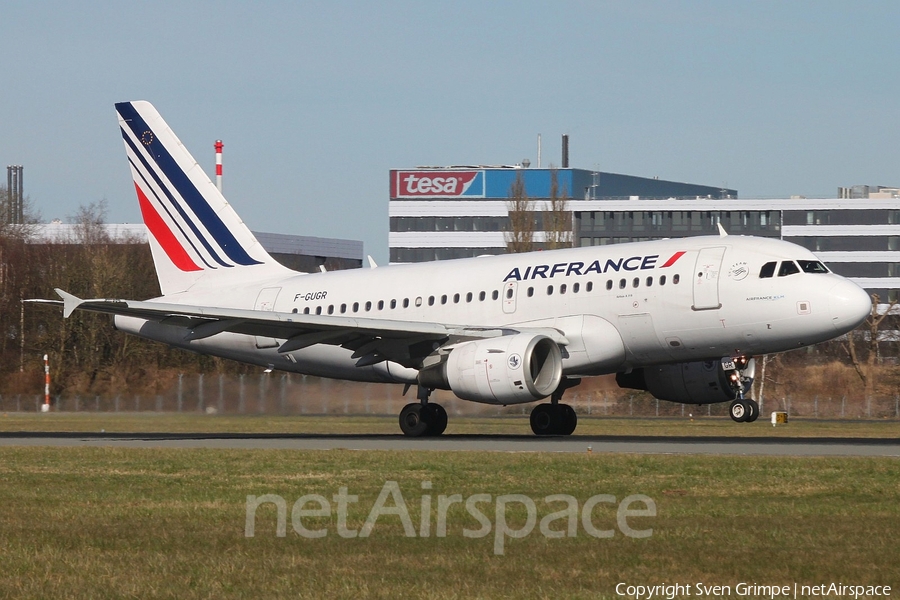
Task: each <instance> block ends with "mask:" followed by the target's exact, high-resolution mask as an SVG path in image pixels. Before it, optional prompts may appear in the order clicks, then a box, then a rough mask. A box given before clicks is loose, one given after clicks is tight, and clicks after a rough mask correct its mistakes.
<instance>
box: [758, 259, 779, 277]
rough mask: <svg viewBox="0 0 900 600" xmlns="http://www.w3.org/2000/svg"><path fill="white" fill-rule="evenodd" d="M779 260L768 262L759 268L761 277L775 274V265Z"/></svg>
mask: <svg viewBox="0 0 900 600" xmlns="http://www.w3.org/2000/svg"><path fill="white" fill-rule="evenodd" d="M777 264H778V263H777V262H767V263H766V264H764V265H763V266H762V269H760V270H759V278H760V279H765V278H766V277H771V276H773V275H774V274H775V265H777Z"/></svg>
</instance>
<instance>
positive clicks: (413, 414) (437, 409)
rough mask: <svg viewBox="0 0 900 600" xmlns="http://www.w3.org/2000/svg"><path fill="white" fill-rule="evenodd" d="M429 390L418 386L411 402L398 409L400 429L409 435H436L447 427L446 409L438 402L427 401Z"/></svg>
mask: <svg viewBox="0 0 900 600" xmlns="http://www.w3.org/2000/svg"><path fill="white" fill-rule="evenodd" d="M429 395H431V390H430V389H428V388H426V387H423V386H419V389H418V391H417V393H416V396H417V397H418V398H419V401H418V402H412V403H410V404H407V405H406V406H404V407H403V410H401V411H400V429H401V430H402V431H403V434H404V435H408V436H409V437H425V436H438V435H441V434H442V433H444V430H445V429H447V411H446V410H444V407H443V406H441V405H440V404H435V403H434V402H429V401H428V396H429Z"/></svg>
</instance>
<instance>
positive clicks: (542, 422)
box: [530, 404, 557, 435]
mask: <svg viewBox="0 0 900 600" xmlns="http://www.w3.org/2000/svg"><path fill="white" fill-rule="evenodd" d="M555 413H556V411H554V410H553V405H552V404H538V405H537V406H535V407H534V408H533V409H532V411H531V419H530V420H531V430H532V431H533V432H534V434H535V435H553V434H555V433H556V429H557V427H556V423H557V419H556V418H555V417H556V414H555Z"/></svg>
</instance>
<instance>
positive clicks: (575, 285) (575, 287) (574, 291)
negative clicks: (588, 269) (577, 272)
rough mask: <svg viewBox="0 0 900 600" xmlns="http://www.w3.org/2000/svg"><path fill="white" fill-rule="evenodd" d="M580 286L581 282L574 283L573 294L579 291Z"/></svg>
mask: <svg viewBox="0 0 900 600" xmlns="http://www.w3.org/2000/svg"><path fill="white" fill-rule="evenodd" d="M580 287H581V284H580V283H575V284H573V285H572V293H573V294H577V293H578V289H579V288H580Z"/></svg>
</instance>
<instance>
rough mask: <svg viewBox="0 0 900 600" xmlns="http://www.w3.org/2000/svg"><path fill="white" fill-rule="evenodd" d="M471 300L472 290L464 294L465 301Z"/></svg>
mask: <svg viewBox="0 0 900 600" xmlns="http://www.w3.org/2000/svg"><path fill="white" fill-rule="evenodd" d="M471 301H472V292H469V293H468V294H466V302H471Z"/></svg>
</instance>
